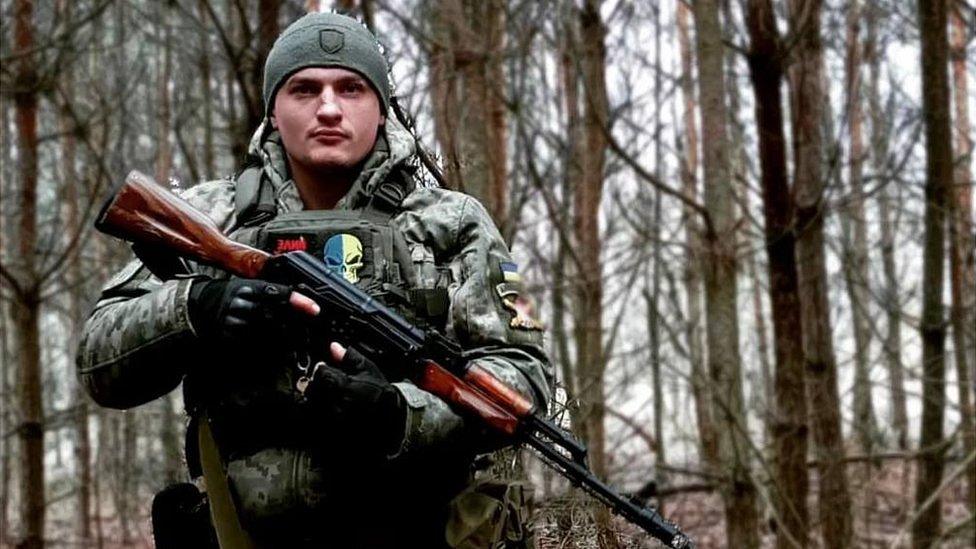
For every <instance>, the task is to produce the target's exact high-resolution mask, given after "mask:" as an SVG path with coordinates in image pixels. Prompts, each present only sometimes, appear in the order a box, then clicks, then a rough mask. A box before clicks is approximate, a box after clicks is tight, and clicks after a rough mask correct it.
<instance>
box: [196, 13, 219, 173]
mask: <svg viewBox="0 0 976 549" xmlns="http://www.w3.org/2000/svg"><path fill="white" fill-rule="evenodd" d="M208 1H209V0H198V3H197V14H198V15H197V16H198V17H199V18H200V20H201V21H203V20H205V19H206V16H207V9H206V6H205V3H206V2H208ZM199 68H200V90H201V92H202V94H201V95H202V101H203V170H204V173H203V178H204V179H210V178H212V177H214V174H215V173H217V168H216V160H215V156H214V135H213V133H214V123H213V107H214V106H213V101H214V98H213V91H212V89H213V88H212V83H211V82H210V73H211V70H210V34H209V33H207V32H201V33H200V58H199Z"/></svg>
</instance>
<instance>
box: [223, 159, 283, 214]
mask: <svg viewBox="0 0 976 549" xmlns="http://www.w3.org/2000/svg"><path fill="white" fill-rule="evenodd" d="M234 209H235V210H236V213H237V225H236V226H237V227H248V226H251V225H258V224H261V223H264V222H265V221H267V220H269V219H271V218H272V217H274V216H275V214H277V210H278V208H277V206H276V205H275V199H274V189H272V188H271V184H270V183H269V182H268V181H267V180H266V179H265V178H264V177H263V173H262V170H261V168H260V167H259V166H249V167H247V168H245V169H244V170H243V171H242V172H241V174H240V175H238V176H237V182H236V184H235V191H234Z"/></svg>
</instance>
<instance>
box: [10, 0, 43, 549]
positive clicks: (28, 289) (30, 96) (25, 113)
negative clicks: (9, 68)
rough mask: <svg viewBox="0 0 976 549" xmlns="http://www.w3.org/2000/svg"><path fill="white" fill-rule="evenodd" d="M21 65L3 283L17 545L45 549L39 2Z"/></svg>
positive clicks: (26, 17) (24, 34)
mask: <svg viewBox="0 0 976 549" xmlns="http://www.w3.org/2000/svg"><path fill="white" fill-rule="evenodd" d="M14 18H15V19H14V25H15V26H14V44H15V46H14V47H15V52H16V55H17V56H18V57H19V59H18V62H17V65H16V73H17V79H16V82H15V84H14V85H15V86H16V89H15V91H14V105H15V114H16V125H17V137H18V139H17V151H18V158H19V160H20V164H19V166H18V170H19V172H20V184H19V188H18V196H17V200H18V209H19V212H20V219H19V226H18V231H17V242H18V255H19V258H18V259H19V261H18V263H19V264H18V265H16V267H15V268H16V272H15V273H14V272H11V271H9V270H7V269H6V268H4V270H3V271H2V273H3V277H4V281H5V282H6V283H7V284H8V285H9V286H10V287H11V290H12V291H13V294H14V299H13V320H14V323H13V334H14V348H15V349H16V354H17V359H18V377H17V384H18V386H19V397H20V398H19V407H20V420H21V421H20V425H19V427H18V432H19V438H20V443H21V465H20V474H21V479H20V496H21V504H22V511H21V525H22V528H23V536H22V538H21V541H20V542H19V543H18V546H20V547H24V548H27V549H31V548H38V547H43V546H44V518H45V505H44V499H45V498H44V487H45V484H44V405H43V396H42V393H41V349H40V305H41V277H40V276H39V272H38V267H39V265H38V264H37V250H36V248H35V246H36V242H37V183H38V159H37V154H38V139H37V111H38V94H37V72H36V71H37V65H36V63H37V56H36V54H35V53H34V52H33V51H32V50H33V48H34V45H35V39H34V31H35V29H34V3H33V2H32V1H31V0H17V2H16V5H15V15H14Z"/></svg>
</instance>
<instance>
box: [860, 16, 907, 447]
mask: <svg viewBox="0 0 976 549" xmlns="http://www.w3.org/2000/svg"><path fill="white" fill-rule="evenodd" d="M866 15H867V25H868V28H867V36H866V39H865V44H864V56H865V61H866V62H867V63H868V67H869V73H870V81H869V83H868V104H869V106H870V113H871V158H872V162H871V164H872V168H873V169H874V174H875V177H879V178H883V182H882V183H879V185H883V187H882V188H881V189H880V191H879V192H878V221H879V226H880V227H879V228H880V231H879V232H880V234H881V262H882V267H883V268H882V272H883V274H884V281H885V287H884V290H883V291H882V292H881V296H882V297H881V300H882V303H883V306H884V309H885V317H886V331H885V336H884V342H883V350H884V353H883V354H884V358H885V365H886V367H887V370H888V386H889V392H890V393H891V410H892V412H891V413H892V421H891V423H892V428H893V430H894V432H895V437H896V440H897V444H898V448H899V449H901V450H905V449H907V448H908V404H907V398H906V396H905V381H904V380H905V373H904V366H903V365H902V361H901V303H900V301H899V297H898V293H899V289H898V274H897V273H898V269H897V266H896V265H895V253H894V252H895V233H896V227H895V226H894V222H893V220H892V212H891V201H892V193H893V192H895V191H897V187H896V185H894V184H893V181H892V180H891V178H890V177H889V175H888V173H887V157H888V139H889V137H888V124H887V123H886V120H887V117H886V115H885V113H884V112H882V107H881V92H880V91H879V88H880V86H879V80H880V73H881V67H880V59H881V57H882V55H883V52H881V51H878V48H879V45H878V40H877V28H878V18H879V17H880V9H879V8H878V6H877V0H870V3H869V4H868V11H867V14H866ZM894 200H895V201H896V202H897V198H895V199H894Z"/></svg>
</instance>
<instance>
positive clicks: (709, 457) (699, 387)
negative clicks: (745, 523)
mask: <svg viewBox="0 0 976 549" xmlns="http://www.w3.org/2000/svg"><path fill="white" fill-rule="evenodd" d="M690 15H691V14H690V10H689V8H688V5H687V3H686V2H685V1H684V0H677V19H678V49H679V51H680V55H681V94H682V97H683V99H684V102H683V103H684V112H683V113H682V120H683V124H682V125H683V127H684V131H683V132H682V133H683V134H684V137H685V139H684V142H682V141H680V137H679V138H678V139H679V142H678V149H679V150H680V151H682V152H683V154H682V155H681V160H680V162H681V168H680V173H681V191H682V193H683V194H684V195H685V196H687V197H688V198H690V199H691V200H698V183H697V173H698V124H697V123H696V121H695V110H696V108H697V107H696V103H695V89H694V86H695V79H694V73H693V67H694V61H693V58H692V56H693V55H694V54H693V52H692V49H691V38H690V36H691V33H690V32H689V23H688V19H689V17H690ZM682 224H683V225H684V227H685V235H686V236H685V243H686V244H685V245H686V247H687V252H686V258H685V263H684V268H683V271H684V273H683V274H684V282H685V291H686V292H687V297H686V299H687V308H688V313H687V320H686V322H685V339H687V342H688V360H689V362H690V363H691V392H692V398H693V399H694V403H695V418H696V422H697V425H698V440H699V444H700V447H701V453H702V457H703V459H704V461H705V463H706V464H707V465H709V466H710V467H716V466H717V465H718V447H717V444H718V443H717V442H716V437H717V436H718V435H717V434H716V432H715V418H714V413H713V412H712V402H711V396H710V395H709V389H708V388H709V384H708V375H707V374H706V373H705V361H704V352H703V350H702V328H701V316H702V304H701V299H702V298H701V292H702V282H701V268H702V266H701V249H702V243H701V227H700V225H699V222H698V213H697V212H695V211H693V210H692V209H691V208H690V207H689V206H688V205H683V206H682Z"/></svg>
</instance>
